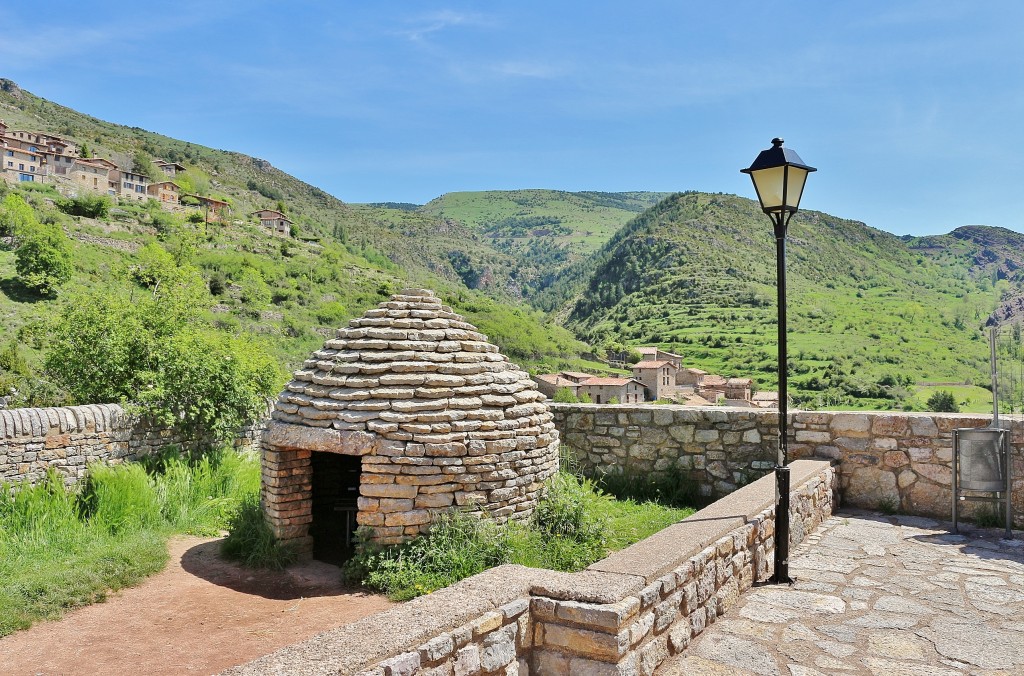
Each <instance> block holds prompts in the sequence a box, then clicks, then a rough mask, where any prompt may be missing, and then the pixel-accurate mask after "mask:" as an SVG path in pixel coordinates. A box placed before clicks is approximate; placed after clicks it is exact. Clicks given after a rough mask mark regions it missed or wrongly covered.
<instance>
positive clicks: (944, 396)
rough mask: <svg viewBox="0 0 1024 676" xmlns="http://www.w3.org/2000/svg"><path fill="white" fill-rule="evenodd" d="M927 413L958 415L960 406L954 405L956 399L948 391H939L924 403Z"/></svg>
mask: <svg viewBox="0 0 1024 676" xmlns="http://www.w3.org/2000/svg"><path fill="white" fill-rule="evenodd" d="M926 403H927V405H928V410H929V411H935V412H936V413H959V412H960V406H959V404H957V403H956V397H954V396H953V393H952V392H950V391H949V390H939V391H938V392H936V393H935V394H933V395H932V396H930V397H928V401H927V402H926Z"/></svg>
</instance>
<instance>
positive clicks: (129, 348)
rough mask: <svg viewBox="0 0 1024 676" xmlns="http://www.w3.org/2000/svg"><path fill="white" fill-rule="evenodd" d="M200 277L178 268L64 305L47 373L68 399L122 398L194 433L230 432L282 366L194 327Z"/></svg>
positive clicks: (256, 409) (241, 343)
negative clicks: (145, 286) (149, 285)
mask: <svg viewBox="0 0 1024 676" xmlns="http://www.w3.org/2000/svg"><path fill="white" fill-rule="evenodd" d="M161 274H162V273H161ZM198 284H199V286H198V288H197V287H196V281H195V279H194V276H193V275H192V274H191V273H189V272H188V271H185V272H179V273H177V274H174V275H169V281H168V282H166V283H164V284H160V285H159V286H158V287H157V285H156V284H154V292H153V293H151V294H145V295H143V296H142V297H141V298H135V299H131V298H127V297H125V296H124V295H119V294H112V293H110V292H109V290H105V291H104V292H102V293H98V292H93V293H90V294H86V295H83V296H82V297H80V298H77V299H75V301H74V302H72V303H68V304H67V305H66V306H65V307H64V309H63V310H62V312H61V314H60V316H59V318H58V320H57V322H56V326H55V328H54V334H53V340H52V344H51V349H50V350H49V351H48V352H47V354H46V357H45V366H46V369H47V372H48V373H50V374H52V376H53V377H54V378H55V379H56V380H57V381H58V382H59V383H60V384H61V385H63V386H64V387H65V388H66V389H67V390H68V392H69V393H70V395H71V397H72V399H73V400H74V402H75V403H79V404H85V403H99V402H121V403H123V404H126V405H128V406H129V409H130V410H133V411H135V412H137V413H139V414H141V415H144V416H146V417H148V418H150V419H153V420H156V421H158V422H160V423H163V424H168V425H174V426H176V427H178V428H179V429H180V430H182V431H183V432H184V433H186V434H189V435H192V436H193V438H198V437H201V436H204V435H211V436H213V437H215V438H226V437H228V436H230V435H231V434H232V433H233V432H234V431H235V430H236V429H237V427H238V425H240V424H241V423H242V422H243V421H245V420H248V419H252V418H253V417H255V416H256V415H258V414H259V413H260V412H261V411H262V410H263V408H264V406H265V405H266V398H267V397H268V396H270V395H271V394H272V393H273V392H274V391H276V389H277V387H278V385H279V383H280V373H279V370H278V367H277V365H276V363H275V361H274V360H273V358H272V357H270V356H269V355H268V354H266V352H265V351H264V350H263V349H262V348H261V347H260V346H258V345H257V344H256V343H254V342H252V341H251V340H250V339H249V338H247V337H243V336H232V335H227V334H224V333H218V332H215V331H213V330H210V329H206V328H203V327H201V325H200V322H199V321H198V319H199V313H200V310H201V308H202V305H201V303H200V302H199V295H198V293H197V291H198V292H201V293H202V296H203V297H205V298H207V299H208V298H209V296H206V295H205V294H206V291H205V288H204V286H203V284H202V280H201V279H199V282H198ZM156 288H159V291H156V290H155V289H156Z"/></svg>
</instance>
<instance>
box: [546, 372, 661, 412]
mask: <svg viewBox="0 0 1024 676" xmlns="http://www.w3.org/2000/svg"><path fill="white" fill-rule="evenodd" d="M535 380H536V382H537V389H538V390H540V392H541V393H542V394H544V395H545V396H547V397H548V398H549V399H551V398H554V396H555V392H557V391H558V390H560V389H563V388H566V389H568V390H569V391H570V392H572V394H573V395H574V396H576V397H582V396H583V395H587V396H589V397H590V400H591V401H593V402H594V403H595V404H608V403H611V402H612V401H617V402H618V403H621V404H634V403H643V402H644V401H646V399H645V397H644V384H643V383H642V382H640V381H639V380H637V379H636V378H617V377H602V376H595V375H594V374H592V373H581V372H579V371H561V372H559V373H545V374H542V375H539V376H536V378H535Z"/></svg>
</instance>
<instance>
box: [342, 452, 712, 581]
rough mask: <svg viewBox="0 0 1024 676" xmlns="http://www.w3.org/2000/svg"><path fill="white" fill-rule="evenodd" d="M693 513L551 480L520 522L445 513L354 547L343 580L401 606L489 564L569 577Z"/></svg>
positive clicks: (586, 484)
mask: <svg viewBox="0 0 1024 676" xmlns="http://www.w3.org/2000/svg"><path fill="white" fill-rule="evenodd" d="M692 513H693V510H692V509H678V508H672V507H665V506H662V505H658V504H655V503H652V502H646V503H637V502H634V501H632V500H616V499H614V498H613V497H612V496H610V495H608V494H606V493H604V492H602V491H601V490H600V489H599V488H598V487H597V485H596V484H595V483H594V482H593V481H591V480H589V479H581V478H579V477H576V476H574V475H573V474H571V473H569V472H561V473H559V474H558V475H556V476H555V477H553V478H552V479H551V480H550V482H549V484H548V487H547V492H546V494H545V497H544V498H543V499H542V500H541V501H540V503H539V504H538V506H537V509H536V510H535V511H534V514H533V516H532V517H531V519H530V520H529V521H528V522H526V523H518V522H510V523H506V524H502V525H499V524H497V523H495V522H494V521H493V520H492V519H489V518H483V519H481V518H477V517H476V516H473V515H468V514H465V513H462V512H457V511H453V512H450V513H449V514H447V515H445V516H444V517H442V518H441V519H439V520H438V521H436V522H435V523H434V524H433V526H431V529H430V531H429V532H428V533H427V534H426V535H422V536H419V537H417V538H415V539H413V540H411V541H409V542H407V543H405V544H402V545H397V546H392V547H387V548H379V547H374V546H372V545H371V544H370V543H369V542H366V541H364V542H362V543H361V544H360V547H359V548H358V553H357V555H356V556H355V557H354V558H353V559H352V560H350V561H349V562H348V563H347V564H346V566H345V572H346V575H347V576H348V577H349V578H350V579H353V580H359V581H362V582H363V583H364V584H366V585H367V586H369V587H371V588H373V589H376V590H378V591H381V592H384V593H385V594H387V595H388V596H390V597H391V598H393V599H395V600H398V601H403V600H407V599H411V598H414V597H416V596H420V595H422V594H427V593H429V592H431V591H434V590H436V589H440V588H442V587H446V586H448V585H450V584H453V583H454V582H457V581H459V580H461V579H464V578H466V577H469V576H471V575H475V574H477V573H479V572H482V571H484V570H486V569H488V568H491V567H493V566H497V565H501V564H504V563H518V564H521V565H524V566H530V567H533V568H548V569H552V570H563V571H577V570H582V569H583V568H586V567H587V566H588V565H590V564H591V563H593V562H595V561H598V560H600V559H602V558H604V557H605V556H607V555H608V553H609V552H610V551H614V550H617V549H621V548H623V547H626V546H628V545H630V544H632V543H634V542H637V541H639V540H642V539H643V538H645V537H647V536H648V535H651V534H652V533H655V532H657V531H659V530H661V529H662V528H664V527H666V526H668V525H669V524H672V523H675V522H677V521H679V520H681V519H683V518H685V517H686V516H689V515H690V514H692Z"/></svg>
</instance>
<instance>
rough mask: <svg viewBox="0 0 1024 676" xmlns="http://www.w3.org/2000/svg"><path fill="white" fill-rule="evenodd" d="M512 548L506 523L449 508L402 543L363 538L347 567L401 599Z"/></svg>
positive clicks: (507, 554) (506, 557)
mask: <svg viewBox="0 0 1024 676" xmlns="http://www.w3.org/2000/svg"><path fill="white" fill-rule="evenodd" d="M511 554H512V553H511V546H510V541H509V534H508V531H507V529H504V528H501V527H500V526H498V525H497V524H495V523H494V521H493V520H491V519H487V518H483V519H482V518H479V517H477V516H475V515H472V514H464V513H461V512H450V513H448V514H445V515H443V516H441V517H440V518H438V520H437V521H435V522H434V524H433V525H432V526H431V528H430V531H429V532H428V533H427V534H426V535H421V536H418V537H416V538H414V539H412V540H410V541H409V542H406V543H404V544H402V545H398V546H394V547H388V548H386V549H379V550H378V549H375V548H373V547H369V546H366V545H365V544H364V545H363V546H362V547H360V549H359V551H358V553H357V554H356V556H355V557H353V558H352V559H351V560H350V561H349V562H348V563H347V564H346V567H345V571H346V576H347V577H349V578H359V579H362V581H363V582H364V583H365V584H367V585H368V586H370V587H372V588H374V589H377V590H379V591H382V592H384V593H385V594H387V595H388V596H390V597H391V598H393V599H395V600H396V601H404V600H407V599H410V598H414V597H416V596H420V595H421V594H427V593H429V592H431V591H434V590H435V589H440V588H442V587H447V586H448V585H450V584H453V583H455V582H458V581H459V580H462V579H464V578H467V577H469V576H470V575H476V574H477V573H480V572H482V571H484V570H486V569H488V568H490V567H492V566H497V565H500V564H502V563H508V562H509V561H510V560H511Z"/></svg>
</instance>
